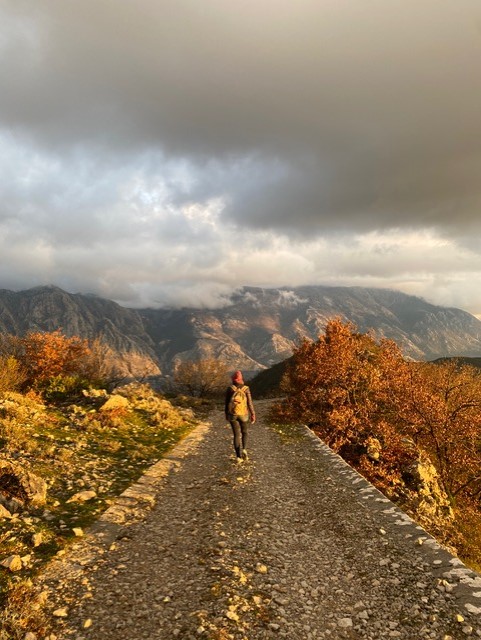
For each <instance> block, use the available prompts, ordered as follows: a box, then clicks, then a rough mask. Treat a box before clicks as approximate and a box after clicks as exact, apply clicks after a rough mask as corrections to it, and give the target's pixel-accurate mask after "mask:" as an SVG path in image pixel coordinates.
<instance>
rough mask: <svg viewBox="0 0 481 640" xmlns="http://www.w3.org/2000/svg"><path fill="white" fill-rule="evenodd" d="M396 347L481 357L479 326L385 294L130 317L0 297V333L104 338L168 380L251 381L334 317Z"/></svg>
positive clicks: (93, 300)
mask: <svg viewBox="0 0 481 640" xmlns="http://www.w3.org/2000/svg"><path fill="white" fill-rule="evenodd" d="M336 316H339V317H342V318H343V319H347V320H350V321H351V322H353V323H354V324H355V325H356V327H357V328H358V330H359V331H361V332H366V331H370V330H371V331H373V332H374V334H375V335H376V336H377V337H378V338H379V337H387V338H391V339H393V340H395V341H396V342H397V344H398V345H399V346H400V347H401V349H402V351H403V353H404V354H405V356H406V357H408V358H411V359H415V360H432V359H435V358H440V357H446V356H469V357H473V356H480V355H481V321H480V320H478V319H477V318H476V317H474V316H473V315H471V314H469V313H467V312H466V311H463V310H461V309H455V308H447V307H440V306H435V305H432V304H430V303H428V302H426V301H425V300H423V299H421V298H418V297H415V296H410V295H406V294H404V293H400V292H398V291H391V290H387V289H370V288H362V287H326V286H305V287H295V288H287V287H281V288H269V289H266V288H256V287H244V288H242V289H240V290H239V291H237V292H236V293H235V294H233V295H232V297H231V299H230V301H229V303H228V304H227V305H226V306H223V307H221V308H218V309H194V308H181V309H165V308H162V309H128V308H125V307H122V306H120V305H119V304H117V303H116V302H113V301H111V300H107V299H104V298H100V297H98V296H94V295H86V294H80V293H67V292H66V291H63V290H62V289H59V288H58V287H54V286H46V287H36V288H33V289H28V290H26V291H18V292H14V291H8V290H0V332H1V333H8V334H13V335H23V334H25V333H27V332H29V331H53V330H56V329H60V330H61V331H62V332H63V333H64V334H65V335H68V336H71V335H78V336H80V337H83V338H87V339H89V340H92V339H95V338H99V339H101V341H102V342H103V343H104V344H105V345H106V347H107V348H108V350H109V352H110V354H111V357H112V358H114V359H115V362H116V365H117V367H118V369H119V371H121V372H122V373H123V374H124V375H133V376H146V375H150V376H151V375H154V376H155V375H169V374H171V373H172V371H173V369H174V367H175V364H176V363H177V362H181V361H185V360H196V359H199V358H216V359H221V360H223V361H225V362H226V364H227V365H228V366H229V367H230V368H232V369H242V370H243V371H244V372H245V373H246V374H247V375H249V374H253V373H255V372H258V371H260V370H263V369H265V368H267V367H270V366H272V365H273V364H275V363H278V362H280V361H282V360H284V359H285V358H287V357H289V356H290V355H291V354H292V350H293V348H294V347H295V345H296V344H298V343H299V341H300V340H301V339H302V338H304V337H306V338H312V339H316V338H317V337H318V335H319V334H320V333H321V332H322V331H323V329H324V327H325V324H326V322H327V321H328V320H329V319H330V318H333V317H336Z"/></svg>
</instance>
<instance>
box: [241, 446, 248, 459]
mask: <svg viewBox="0 0 481 640" xmlns="http://www.w3.org/2000/svg"><path fill="white" fill-rule="evenodd" d="M242 459H243V460H249V456H248V455H247V451H246V450H245V449H242Z"/></svg>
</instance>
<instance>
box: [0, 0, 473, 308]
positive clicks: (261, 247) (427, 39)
mask: <svg viewBox="0 0 481 640" xmlns="http://www.w3.org/2000/svg"><path fill="white" fill-rule="evenodd" d="M480 214H481V3H480V2H479V0H449V1H448V0H422V1H421V2H420V1H419V0H389V1H387V0H295V2H293V1H292V0H243V1H242V2H240V1H239V0H202V1H200V0H0V288H6V289H15V290H18V289H25V288H28V287H32V286H37V285H41V284H55V285H58V286H60V287H62V288H64V289H66V290H68V291H71V292H85V293H86V292H91V293H97V294H99V295H102V296H104V297H108V298H111V299H113V300H116V301H117V302H119V303H120V304H123V305H126V306H137V307H138V306H149V305H152V306H163V305H179V304H180V305H189V306H190V305H192V306H199V305H210V306H212V305H217V304H221V303H222V302H223V301H225V298H226V296H228V295H229V293H230V292H232V291H233V290H234V289H235V288H237V287H239V286H242V285H254V286H280V285H288V286H295V285H301V284H327V285H329V284H332V285H359V286H375V287H387V288H393V289H399V290H401V291H404V292H406V293H413V294H415V295H420V296H422V297H424V298H426V299H427V300H429V301H430V302H434V303H436V304H442V305H448V306H457V307H461V308H464V309H466V310H468V311H470V312H472V313H475V314H481V286H480V282H481V215H480Z"/></svg>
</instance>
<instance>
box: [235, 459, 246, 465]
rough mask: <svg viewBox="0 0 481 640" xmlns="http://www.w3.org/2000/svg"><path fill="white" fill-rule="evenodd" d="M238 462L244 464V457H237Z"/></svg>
mask: <svg viewBox="0 0 481 640" xmlns="http://www.w3.org/2000/svg"><path fill="white" fill-rule="evenodd" d="M236 462H237V464H242V463H243V462H244V458H237V459H236Z"/></svg>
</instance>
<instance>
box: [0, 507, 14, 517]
mask: <svg viewBox="0 0 481 640" xmlns="http://www.w3.org/2000/svg"><path fill="white" fill-rule="evenodd" d="M11 517H12V514H11V513H10V511H9V510H8V509H6V508H5V507H4V506H3V504H0V519H4V518H7V519H10V518H11Z"/></svg>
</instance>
